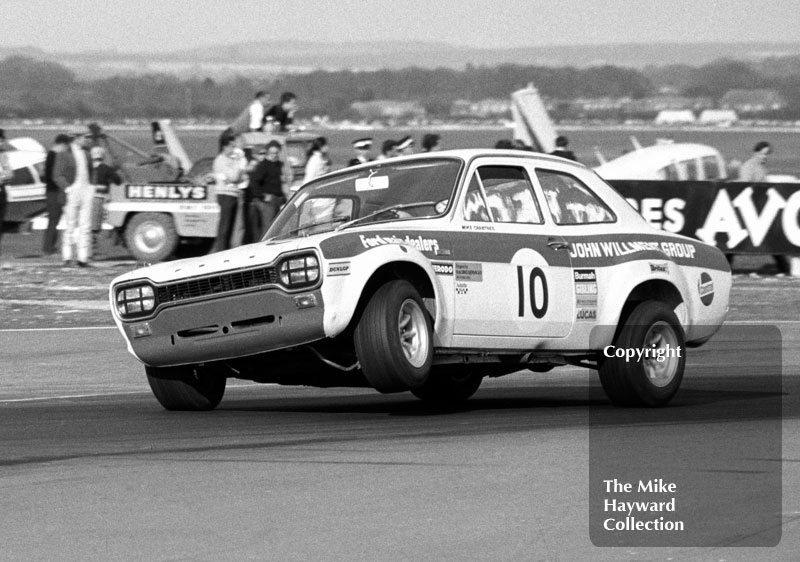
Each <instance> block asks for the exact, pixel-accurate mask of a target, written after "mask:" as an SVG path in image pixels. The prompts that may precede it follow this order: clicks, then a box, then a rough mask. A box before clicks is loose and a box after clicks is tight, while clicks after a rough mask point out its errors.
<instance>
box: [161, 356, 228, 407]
mask: <svg viewBox="0 0 800 562" xmlns="http://www.w3.org/2000/svg"><path fill="white" fill-rule="evenodd" d="M145 372H146V373H147V382H148V383H149V384H150V389H151V390H152V391H153V394H154V395H155V397H156V399H157V400H158V402H159V404H161V405H162V406H164V408H165V409H167V410H184V411H200V410H213V409H214V408H216V407H217V405H219V403H220V401H221V400H222V396H223V395H224V394H225V385H226V383H227V379H226V378H225V377H223V376H220V375H217V374H214V373H209V372H206V371H203V370H201V369H200V368H198V367H192V366H191V365H188V366H181V367H169V368H158V367H147V366H145Z"/></svg>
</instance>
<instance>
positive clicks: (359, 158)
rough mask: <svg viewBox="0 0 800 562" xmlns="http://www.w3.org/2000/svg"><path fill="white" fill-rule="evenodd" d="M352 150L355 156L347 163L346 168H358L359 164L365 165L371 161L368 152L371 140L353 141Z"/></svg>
mask: <svg viewBox="0 0 800 562" xmlns="http://www.w3.org/2000/svg"><path fill="white" fill-rule="evenodd" d="M353 150H355V151H356V155H355V156H353V158H351V159H350V161H349V162H347V165H348V166H358V165H359V164H366V163H367V162H370V161H371V160H372V156H371V155H370V153H369V151H370V150H372V139H370V138H366V139H357V140H354V141H353Z"/></svg>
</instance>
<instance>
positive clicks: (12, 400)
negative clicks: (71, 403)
mask: <svg viewBox="0 0 800 562" xmlns="http://www.w3.org/2000/svg"><path fill="white" fill-rule="evenodd" d="M252 386H259V387H261V386H278V384H277V383H256V382H253V383H242V384H229V385H228V386H227V390H230V389H232V388H247V387H252ZM131 394H150V391H149V390H120V391H119V392H95V393H91V394H63V395H56V396H33V397H30V398H6V399H2V400H0V404H12V403H15V402H44V401H45V400H72V399H76V398H103V397H108V396H126V395H131Z"/></svg>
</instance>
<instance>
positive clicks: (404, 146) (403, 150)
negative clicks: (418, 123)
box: [395, 136, 414, 156]
mask: <svg viewBox="0 0 800 562" xmlns="http://www.w3.org/2000/svg"><path fill="white" fill-rule="evenodd" d="M412 146H414V139H413V138H412V137H409V136H406V137H403V138H402V139H400V140H399V141H397V146H396V147H395V148H396V149H397V155H398V156H405V155H407V154H411V147H412Z"/></svg>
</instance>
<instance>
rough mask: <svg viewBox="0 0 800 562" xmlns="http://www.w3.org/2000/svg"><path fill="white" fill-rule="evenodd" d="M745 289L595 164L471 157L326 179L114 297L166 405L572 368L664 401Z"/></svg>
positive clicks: (132, 347)
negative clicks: (230, 394)
mask: <svg viewBox="0 0 800 562" xmlns="http://www.w3.org/2000/svg"><path fill="white" fill-rule="evenodd" d="M730 287H731V274H730V268H729V266H728V262H727V260H726V259H725V257H724V255H723V254H722V253H721V252H720V251H719V250H718V249H716V248H714V247H712V246H708V245H706V244H703V243H701V242H698V241H697V240H692V239H689V238H685V237H681V236H678V235H675V234H671V233H667V232H663V231H660V230H656V229H654V228H653V227H651V226H649V225H648V224H647V223H646V222H645V221H644V220H643V219H642V218H641V217H640V216H639V215H638V214H637V213H636V211H635V210H634V209H633V208H632V207H631V206H630V205H629V204H628V203H627V202H626V201H625V200H624V199H623V198H622V197H621V196H620V195H619V194H617V193H616V192H615V191H614V190H613V188H611V187H610V186H609V185H608V184H606V183H605V182H604V181H603V180H602V179H601V178H600V177H599V176H597V175H596V174H595V173H594V172H592V171H591V170H589V169H587V168H586V167H584V166H582V165H580V164H577V163H575V162H571V161H567V160H564V159H561V158H557V157H553V156H547V155H543V154H535V153H530V152H523V151H500V150H457V151H448V152H439V153H435V154H428V155H417V156H411V157H404V158H395V159H389V160H383V161H377V162H370V163H367V164H363V165H360V166H356V167H352V168H346V169H344V170H341V171H338V172H335V173H331V174H327V175H325V176H322V177H320V178H318V179H316V180H314V181H312V182H310V183H308V184H307V185H305V186H304V187H303V188H302V189H301V190H300V191H299V192H298V193H297V194H296V195H295V196H294V197H293V198H292V199H291V200H290V201H289V202H288V203H287V205H286V206H285V207H284V208H283V210H282V211H281V213H280V214H279V215H278V217H277V218H276V220H275V222H274V223H273V224H272V226H271V227H270V228H269V230H268V231H267V232H266V233H265V234H264V237H263V239H262V240H261V241H260V242H257V243H254V244H250V245H247V246H242V247H239V248H235V249H232V250H228V251H224V252H220V253H217V254H212V255H209V256H204V257H199V258H191V259H185V260H180V261H174V262H169V263H162V264H158V265H154V266H150V267H146V268H143V269H138V270H135V271H132V272H130V273H127V274H125V275H122V276H120V277H118V278H116V279H115V280H114V281H113V282H112V284H111V286H110V300H111V306H112V309H113V314H114V319H115V321H116V323H117V325H118V327H119V330H120V331H121V333H122V334H123V336H124V337H125V339H126V340H127V344H128V349H129V351H130V352H131V353H132V354H133V355H134V356H136V357H137V358H138V359H139V360H140V361H142V362H143V363H144V365H145V372H146V375H147V379H148V381H149V384H150V387H151V388H152V390H153V393H154V394H155V396H156V398H157V399H158V401H159V402H160V403H161V404H162V406H164V407H165V408H167V409H174V410H201V409H212V408H214V407H216V406H217V405H218V404H219V402H220V400H221V399H222V396H223V393H224V391H225V385H226V380H227V379H228V378H241V379H248V380H253V381H258V382H275V383H280V384H297V385H313V386H319V387H330V386H370V387H373V388H375V389H377V390H378V391H380V392H401V391H409V390H410V391H411V392H412V393H414V394H415V395H416V396H418V397H419V398H421V399H424V400H429V401H432V402H452V401H457V400H463V399H466V398H468V397H469V396H471V395H472V394H473V393H474V392H475V391H476V390H477V388H478V386H479V385H480V383H481V381H482V379H483V378H484V377H487V376H488V377H497V376H502V375H505V374H509V373H513V372H518V371H521V370H524V369H527V370H530V371H532V372H542V371H546V370H549V369H551V368H553V367H554V366H559V365H579V366H583V367H589V368H592V369H597V370H598V371H599V375H600V380H601V382H602V386H603V388H604V390H605V392H606V394H607V395H608V397H609V398H610V400H611V402H613V403H614V404H616V405H645V406H663V405H665V404H667V403H668V402H669V401H670V400H671V399H672V397H673V396H674V395H675V393H676V392H677V390H678V387H679V385H680V383H681V380H682V377H683V371H684V364H685V352H686V348H687V347H694V346H698V345H701V344H703V343H704V342H706V341H707V340H708V339H709V338H711V336H712V335H713V334H714V333H715V332H716V331H717V329H718V328H719V326H720V325H721V324H722V322H723V321H724V318H725V315H726V313H727V309H728V297H729V292H730Z"/></svg>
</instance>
